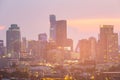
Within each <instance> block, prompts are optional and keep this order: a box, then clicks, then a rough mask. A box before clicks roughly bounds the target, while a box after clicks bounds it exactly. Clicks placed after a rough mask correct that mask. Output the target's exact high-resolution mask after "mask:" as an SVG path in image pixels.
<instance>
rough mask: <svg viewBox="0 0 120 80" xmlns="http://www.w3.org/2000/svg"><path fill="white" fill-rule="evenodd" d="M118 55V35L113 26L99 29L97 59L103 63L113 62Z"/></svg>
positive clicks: (104, 26)
mask: <svg viewBox="0 0 120 80" xmlns="http://www.w3.org/2000/svg"><path fill="white" fill-rule="evenodd" d="M117 53H118V34H117V33H114V26H113V25H103V26H101V27H100V35H99V51H98V59H99V61H102V62H103V60H104V61H105V62H108V61H111V60H113V58H114V57H115V56H116V55H117Z"/></svg>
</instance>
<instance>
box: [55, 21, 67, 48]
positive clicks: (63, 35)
mask: <svg viewBox="0 0 120 80" xmlns="http://www.w3.org/2000/svg"><path fill="white" fill-rule="evenodd" d="M66 41H67V21H66V20H59V21H56V44H57V46H60V47H64V46H65V44H66Z"/></svg>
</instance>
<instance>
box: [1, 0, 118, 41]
mask: <svg viewBox="0 0 120 80" xmlns="http://www.w3.org/2000/svg"><path fill="white" fill-rule="evenodd" d="M50 14H55V15H56V18H57V20H67V33H68V38H72V39H73V40H74V42H75V43H77V41H78V40H80V39H83V38H88V37H91V36H93V37H96V38H97V37H98V34H99V27H100V25H103V24H105V25H114V26H115V27H114V29H115V32H120V0H0V39H2V40H4V41H5V40H6V30H7V29H8V28H9V27H10V25H11V24H18V26H19V27H20V29H21V35H22V37H26V38H27V39H28V40H32V39H35V40H37V37H38V34H40V33H47V35H48V37H49V27H50V23H49V15H50ZM5 42H6V41H5Z"/></svg>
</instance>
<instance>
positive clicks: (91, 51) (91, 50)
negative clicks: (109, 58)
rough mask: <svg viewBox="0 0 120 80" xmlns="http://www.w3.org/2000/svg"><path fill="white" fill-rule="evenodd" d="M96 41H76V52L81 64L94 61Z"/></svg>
mask: <svg viewBox="0 0 120 80" xmlns="http://www.w3.org/2000/svg"><path fill="white" fill-rule="evenodd" d="M96 44H97V42H96V39H95V38H94V37H90V38H89V39H82V40H79V41H78V44H77V47H76V51H77V50H79V52H80V59H81V61H82V62H84V61H86V60H95V59H96V53H97V51H96Z"/></svg>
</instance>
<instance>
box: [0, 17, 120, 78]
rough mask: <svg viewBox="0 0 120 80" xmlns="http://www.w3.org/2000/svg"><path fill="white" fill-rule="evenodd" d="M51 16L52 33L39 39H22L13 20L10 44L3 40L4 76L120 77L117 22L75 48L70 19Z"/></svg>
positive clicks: (0, 57)
mask: <svg viewBox="0 0 120 80" xmlns="http://www.w3.org/2000/svg"><path fill="white" fill-rule="evenodd" d="M49 19H50V37H49V38H48V37H47V34H46V33H40V34H38V40H27V39H26V38H25V37H23V38H22V39H21V31H20V27H18V25H17V24H11V26H10V27H9V29H8V30H7V31H6V46H4V41H3V40H0V80H120V53H119V44H118V33H116V32H114V25H103V26H100V32H99V34H98V39H96V38H94V37H90V38H88V39H81V40H79V41H78V44H77V46H76V48H75V50H73V40H72V39H70V38H68V37H67V21H66V20H56V16H55V15H50V17H49ZM77 35H78V34H77ZM77 35H76V36H77Z"/></svg>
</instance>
